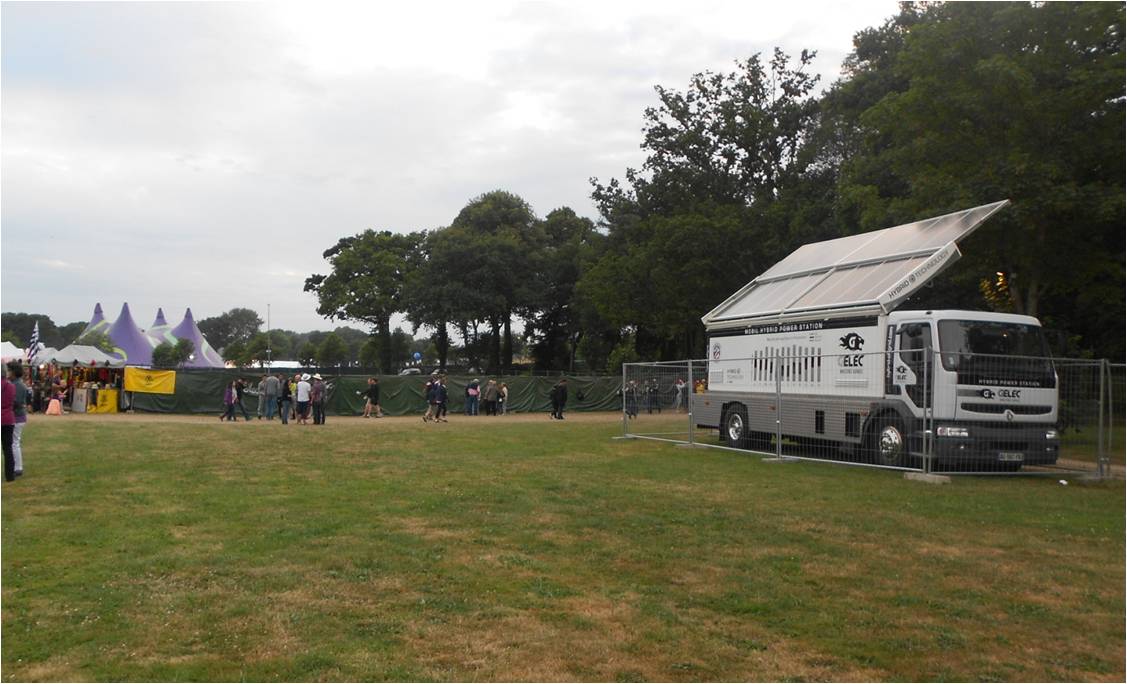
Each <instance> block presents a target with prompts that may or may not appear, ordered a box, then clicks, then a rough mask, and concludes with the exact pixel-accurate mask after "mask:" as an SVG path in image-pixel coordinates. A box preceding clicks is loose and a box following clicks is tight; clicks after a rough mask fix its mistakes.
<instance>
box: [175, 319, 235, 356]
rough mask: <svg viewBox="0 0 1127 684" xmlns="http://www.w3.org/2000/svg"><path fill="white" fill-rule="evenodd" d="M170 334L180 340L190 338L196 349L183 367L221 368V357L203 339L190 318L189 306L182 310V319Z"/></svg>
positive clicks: (193, 320) (197, 327)
mask: <svg viewBox="0 0 1127 684" xmlns="http://www.w3.org/2000/svg"><path fill="white" fill-rule="evenodd" d="M172 335H173V337H176V338H179V339H182V340H191V341H192V345H193V346H194V347H195V349H196V350H195V352H193V354H192V358H191V359H190V360H189V361H188V362H187V363H185V364H184V367H185V368H223V365H224V364H223V357H222V356H220V355H219V352H217V351H215V349H213V348H212V346H211V345H210V344H208V343H207V340H205V339H204V337H203V333H202V332H200V329H199V326H197V325H196V321H195V319H194V318H192V310H191V309H190V308H189V309H188V310H187V311H185V312H184V320H182V321H180V325H178V326H176V327H175V328H173V329H172Z"/></svg>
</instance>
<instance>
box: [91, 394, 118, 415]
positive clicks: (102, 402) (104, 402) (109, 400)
mask: <svg viewBox="0 0 1127 684" xmlns="http://www.w3.org/2000/svg"><path fill="white" fill-rule="evenodd" d="M86 412H87V413H117V390H115V389H100V390H98V403H97V404H89V405H87V406H86Z"/></svg>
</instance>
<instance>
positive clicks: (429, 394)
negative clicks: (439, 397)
mask: <svg viewBox="0 0 1127 684" xmlns="http://www.w3.org/2000/svg"><path fill="white" fill-rule="evenodd" d="M437 384H438V371H434V372H433V373H431V374H430V377H429V378H427V382H426V384H425V385H423V400H424V401H425V402H426V403H427V411H426V413H424V414H423V422H424V423H429V422H430V421H431V418H433V417H434V402H433V401H431V399H433V398H434V386H435V385H437Z"/></svg>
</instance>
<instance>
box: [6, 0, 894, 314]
mask: <svg viewBox="0 0 1127 684" xmlns="http://www.w3.org/2000/svg"><path fill="white" fill-rule="evenodd" d="M895 11H896V6H895V4H894V3H892V2H882V3H875V4H866V5H852V6H840V5H836V4H830V3H826V4H824V5H803V6H801V7H800V8H795V7H789V8H787V7H782V8H780V7H778V6H776V5H765V4H762V3H739V2H721V3H711V4H704V5H699V6H698V5H694V6H693V8H692V9H688V8H687V6H685V5H684V4H683V3H668V2H658V3H646V4H636V3H629V4H617V3H603V4H600V5H591V6H587V5H582V4H575V3H567V4H565V3H559V2H538V3H514V4H511V5H510V4H500V3H485V4H464V3H463V4H453V3H449V4H443V3H439V4H427V5H420V6H416V5H403V6H389V5H386V4H383V3H378V4H377V3H368V4H359V3H357V4H346V5H336V4H329V5H325V4H322V3H318V4H316V5H310V4H308V3H301V4H276V3H5V4H4V5H3V8H2V12H3V22H2V24H0V30H2V36H0V38H2V45H0V47H2V50H3V54H2V60H0V69H2V78H3V80H2V83H3V100H4V107H3V112H2V122H0V126H2V131H0V133H2V136H3V140H4V145H3V149H2V150H0V164H2V171H3V174H2V192H3V198H4V202H3V206H2V228H3V236H2V239H3V250H2V264H3V268H2V274H0V281H2V286H3V287H2V291H3V308H4V309H5V310H29V311H30V310H34V311H42V312H44V313H48V314H50V315H51V316H52V317H53V318H57V319H58V320H85V319H87V318H88V317H89V311H90V310H91V309H92V308H93V303H94V301H98V300H101V301H102V302H103V303H104V304H105V303H107V302H120V301H123V300H127V301H129V302H130V305H131V306H132V307H134V310H135V311H136V313H137V315H138V317H139V319H140V318H144V317H146V316H147V315H149V313H150V310H151V312H152V313H155V311H156V308H157V307H158V306H164V307H165V310H166V311H172V310H174V309H175V308H176V307H180V306H184V307H186V306H192V307H193V311H194V312H195V313H196V315H197V317H199V318H203V317H208V316H213V315H217V314H219V313H221V312H222V311H225V310H227V309H230V308H232V307H235V306H249V307H251V308H254V309H256V310H258V311H259V312H260V315H261V314H262V313H263V312H264V310H265V308H266V304H267V303H270V304H271V305H272V306H271V309H272V315H273V321H272V322H273V323H274V324H275V325H276V326H282V327H287V328H290V329H296V330H306V329H311V328H315V327H322V328H323V327H329V326H330V325H332V324H330V323H328V322H327V321H323V320H322V319H320V318H319V317H317V316H316V313H315V310H316V303H315V301H314V299H313V297H312V296H311V295H309V294H307V293H304V292H303V291H302V284H303V282H304V278H305V276H306V275H308V274H310V273H314V272H323V271H324V270H325V268H326V264H325V262H324V260H323V259H322V258H321V253H322V252H323V251H324V250H325V249H326V248H327V247H329V246H331V245H332V244H334V243H335V242H336V240H337V239H338V238H339V237H341V236H343V235H348V234H352V233H356V232H359V231H361V230H364V229H366V228H380V229H391V230H397V231H406V230H419V229H429V228H435V227H439V226H442V225H445V224H447V223H448V222H449V221H450V220H451V219H452V218H453V217H454V216H455V215H456V214H457V212H458V211H459V210H460V209H461V207H462V206H464V204H465V203H466V202H467V201H469V200H470V199H472V198H473V197H475V196H477V195H479V194H481V193H482V192H486V191H489V190H492V189H496V188H503V189H506V190H511V191H513V192H516V193H517V194H519V195H521V196H523V197H524V198H525V199H526V200H528V201H529V202H530V203H531V204H532V206H533V207H534V208H535V209H536V210H537V212H538V213H539V214H541V215H544V214H547V213H548V212H549V211H551V210H552V209H554V208H556V207H559V206H565V205H566V206H571V207H572V208H574V209H575V210H576V211H577V212H578V213H580V214H581V215H587V216H591V217H594V214H595V209H594V207H593V205H592V203H591V200H590V190H591V188H590V185H589V182H588V179H589V178H591V177H593V176H594V177H598V178H600V179H603V180H604V181H605V180H607V179H609V178H611V177H614V176H618V177H621V175H622V173H623V171H624V170H625V168H626V167H627V166H635V167H636V166H638V165H640V164H641V162H642V160H643V153H642V151H641V150H640V149H639V143H640V141H641V134H640V129H641V122H642V118H641V116H642V111H643V110H644V108H645V107H646V106H649V105H652V104H654V102H655V96H654V93H653V86H654V85H655V84H659V83H660V84H663V85H667V86H670V87H674V88H680V87H683V86H684V84H685V83H687V81H688V78H689V76H690V75H691V74H693V73H695V72H698V71H702V70H705V69H712V70H727V69H730V68H731V67H732V63H733V61H734V60H737V59H742V58H746V57H747V56H748V55H750V54H752V53H754V52H760V51H762V52H767V51H770V50H771V48H772V47H773V46H774V45H776V44H780V45H782V46H783V47H784V48H785V49H787V50H788V51H790V52H791V53H797V52H798V50H799V49H801V48H803V47H811V48H817V49H819V50H820V55H821V56H820V58H819V60H818V68H819V69H821V70H822V72H823V73H826V74H830V75H832V74H836V72H837V69H838V65H839V64H840V60H841V58H842V57H844V55H845V54H846V52H847V51H848V50H849V47H850V44H849V37H850V36H851V34H852V33H853V32H855V31H857V30H860V29H861V28H864V27H866V26H871V25H874V24H876V23H879V21H880V20H881V19H882V18H883V17H884V16H886V15H891V14H893V13H895ZM827 80H829V79H827ZM48 262H49V263H48ZM62 263H68V264H71V265H72V266H73V268H70V269H69V270H60V269H62V267H61V266H60V265H59V264H62ZM60 273H62V274H64V277H62V278H60V277H59V274H60Z"/></svg>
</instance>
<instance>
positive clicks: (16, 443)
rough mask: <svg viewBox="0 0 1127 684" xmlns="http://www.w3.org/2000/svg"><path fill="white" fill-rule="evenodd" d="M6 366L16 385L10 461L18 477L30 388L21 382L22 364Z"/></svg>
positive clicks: (21, 462)
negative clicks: (14, 420) (10, 371)
mask: <svg viewBox="0 0 1127 684" xmlns="http://www.w3.org/2000/svg"><path fill="white" fill-rule="evenodd" d="M8 367H9V368H11V370H12V384H13V385H15V386H16V396H15V402H14V403H13V404H12V413H13V414H14V415H15V417H16V424H15V426H14V428H13V430H12V462H13V465H14V467H15V469H16V471H15V472H16V477H19V476H21V475H23V442H22V440H23V428H24V425H27V410H28V404H30V403H31V390H29V389H28V388H27V385H25V384H24V382H23V365H22V364H20V362H18V361H13V362H12V363H11V364H9V366H8Z"/></svg>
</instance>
